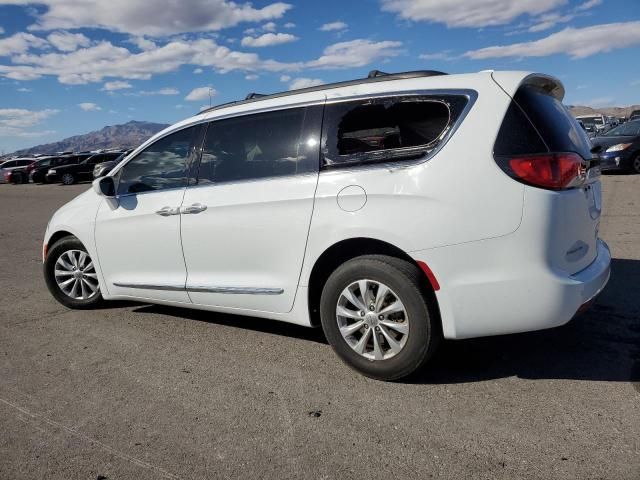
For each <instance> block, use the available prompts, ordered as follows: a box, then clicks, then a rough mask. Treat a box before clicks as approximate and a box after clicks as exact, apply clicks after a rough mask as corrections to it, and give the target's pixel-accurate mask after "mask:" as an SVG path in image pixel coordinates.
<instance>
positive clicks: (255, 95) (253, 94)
mask: <svg viewBox="0 0 640 480" xmlns="http://www.w3.org/2000/svg"><path fill="white" fill-rule="evenodd" d="M266 96H267V94H266V93H256V92H251V93H248V94H247V96H246V97H244V99H245V100H253V99H254V98H261V97H266Z"/></svg>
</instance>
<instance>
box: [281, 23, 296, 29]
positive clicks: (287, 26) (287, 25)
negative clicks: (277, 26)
mask: <svg viewBox="0 0 640 480" xmlns="http://www.w3.org/2000/svg"><path fill="white" fill-rule="evenodd" d="M283 27H284V28H295V27H296V24H295V23H293V22H287V23H285V24H284V25H283Z"/></svg>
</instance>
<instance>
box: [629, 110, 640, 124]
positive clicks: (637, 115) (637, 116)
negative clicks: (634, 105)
mask: <svg viewBox="0 0 640 480" xmlns="http://www.w3.org/2000/svg"><path fill="white" fill-rule="evenodd" d="M632 120H640V110H634V111H633V112H631V114H630V115H629V121H632Z"/></svg>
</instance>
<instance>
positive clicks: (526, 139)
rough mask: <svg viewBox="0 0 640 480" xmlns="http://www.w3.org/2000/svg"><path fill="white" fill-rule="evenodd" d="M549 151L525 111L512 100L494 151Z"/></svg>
mask: <svg viewBox="0 0 640 480" xmlns="http://www.w3.org/2000/svg"><path fill="white" fill-rule="evenodd" d="M547 151H548V150H547V146H546V145H545V143H544V142H543V141H542V138H540V135H539V134H538V132H537V131H536V129H535V128H534V127H533V125H532V124H531V122H530V121H529V119H528V118H527V116H526V115H525V113H524V112H523V111H522V109H521V108H520V107H519V106H518V104H517V103H516V102H514V101H511V103H510V104H509V108H508V109H507V113H506V114H505V116H504V119H503V120H502V124H501V125H500V130H499V131H498V137H497V138H496V143H495V145H494V147H493V153H494V154H495V155H505V156H508V155H523V154H527V153H544V152H547Z"/></svg>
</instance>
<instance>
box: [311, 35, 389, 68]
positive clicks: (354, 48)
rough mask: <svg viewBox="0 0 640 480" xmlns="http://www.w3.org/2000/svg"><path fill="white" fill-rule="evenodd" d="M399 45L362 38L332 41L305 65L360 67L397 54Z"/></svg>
mask: <svg viewBox="0 0 640 480" xmlns="http://www.w3.org/2000/svg"><path fill="white" fill-rule="evenodd" d="M401 46H402V42H392V41H383V42H372V41H371V40H363V39H358V40H351V41H349V42H339V43H334V44H333V45H330V46H328V47H327V48H325V49H324V52H323V55H322V56H321V57H320V58H318V59H317V60H312V61H310V62H307V63H306V66H307V67H309V68H325V69H329V68H352V67H362V66H364V65H368V64H369V63H371V62H373V61H377V60H381V59H384V58H389V57H395V56H396V55H399V54H400V53H401V51H400V50H399V48H400V47H401Z"/></svg>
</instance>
